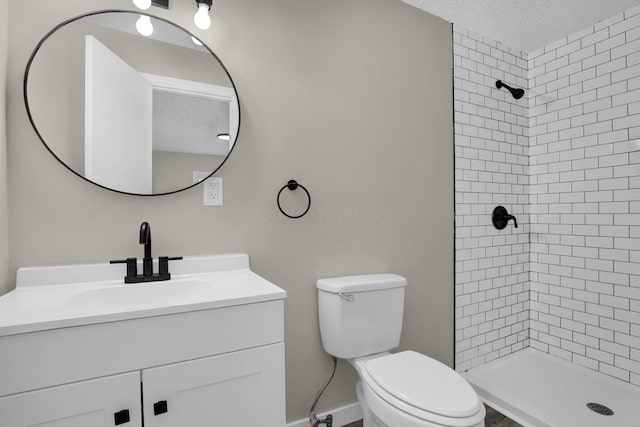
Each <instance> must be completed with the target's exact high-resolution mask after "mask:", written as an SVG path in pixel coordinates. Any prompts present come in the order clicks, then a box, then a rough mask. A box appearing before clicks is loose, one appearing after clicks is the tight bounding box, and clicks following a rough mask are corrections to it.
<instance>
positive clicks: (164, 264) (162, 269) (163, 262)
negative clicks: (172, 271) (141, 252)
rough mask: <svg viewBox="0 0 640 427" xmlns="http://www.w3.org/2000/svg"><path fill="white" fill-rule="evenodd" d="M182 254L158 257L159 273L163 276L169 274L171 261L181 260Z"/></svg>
mask: <svg viewBox="0 0 640 427" xmlns="http://www.w3.org/2000/svg"><path fill="white" fill-rule="evenodd" d="M181 259H182V257H181V256H174V257H168V256H161V257H158V274H159V275H161V276H164V275H169V261H179V260H181Z"/></svg>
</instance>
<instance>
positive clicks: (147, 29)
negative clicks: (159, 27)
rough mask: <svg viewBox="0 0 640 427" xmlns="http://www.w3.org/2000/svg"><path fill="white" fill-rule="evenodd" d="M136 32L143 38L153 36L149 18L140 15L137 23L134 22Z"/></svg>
mask: <svg viewBox="0 0 640 427" xmlns="http://www.w3.org/2000/svg"><path fill="white" fill-rule="evenodd" d="M136 30H138V32H139V33H140V34H141V35H143V36H145V37H149V36H150V35H151V34H153V24H152V23H151V17H150V16H147V15H140V18H139V19H138V22H136Z"/></svg>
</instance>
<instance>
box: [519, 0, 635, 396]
mask: <svg viewBox="0 0 640 427" xmlns="http://www.w3.org/2000/svg"><path fill="white" fill-rule="evenodd" d="M528 68H529V70H530V73H529V88H530V95H529V101H530V107H531V108H530V109H529V129H530V132H529V147H530V151H529V154H530V156H529V165H530V176H529V180H530V181H529V183H530V186H529V193H530V206H531V208H530V209H531V212H530V221H531V258H530V261H531V273H530V280H531V285H530V288H531V291H530V345H531V346H532V347H535V348H537V349H540V350H542V351H545V352H548V353H550V354H553V355H556V356H558V357H561V358H564V359H567V360H570V361H573V362H576V363H579V364H581V365H584V366H587V367H589V368H592V369H595V370H597V371H600V372H603V373H605V374H608V375H611V376H613V377H616V378H619V379H622V380H624V381H628V382H631V383H634V384H637V385H640V8H634V9H632V10H629V11H627V12H625V13H621V14H618V15H616V16H614V17H612V18H610V19H607V20H606V21H602V22H600V23H598V24H596V25H594V26H593V27H590V28H587V29H585V30H584V31H581V32H580V33H579V34H574V35H570V36H568V37H565V38H564V39H562V40H559V41H558V42H557V43H554V44H553V45H552V46H547V47H545V48H543V49H540V50H538V51H536V52H532V53H531V54H529V57H528Z"/></svg>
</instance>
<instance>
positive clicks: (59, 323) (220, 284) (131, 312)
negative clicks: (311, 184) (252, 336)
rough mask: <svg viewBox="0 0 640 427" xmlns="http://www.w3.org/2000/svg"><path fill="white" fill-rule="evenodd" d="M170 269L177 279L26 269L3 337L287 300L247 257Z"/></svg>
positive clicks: (4, 312)
mask: <svg viewBox="0 0 640 427" xmlns="http://www.w3.org/2000/svg"><path fill="white" fill-rule="evenodd" d="M169 269H170V271H171V274H172V278H171V280H168V281H161V282H148V283H136V284H125V283H123V282H124V280H123V277H124V267H123V266H122V265H109V264H91V265H72V266H62V267H32V268H21V269H19V270H18V275H17V286H16V289H15V290H13V291H12V292H9V293H8V294H6V295H3V296H2V297H0V336H5V335H14V334H19V333H25V332H34V331H40V330H46V329H55V328H61V327H69V326H79V325H85V324H92V323H97V322H109V321H119V320H126V319H134V318H142V317H151V316H158V315H164V314H175V313H182V312H188V311H196V310H205V309H211V308H220V307H229V306H235V305H242V304H251V303H257V302H264V301H271V300H277V299H284V298H285V297H286V292H285V291H284V290H283V289H281V288H279V287H277V286H276V285H274V284H273V283H271V282H269V281H267V280H265V279H263V278H262V277H260V276H258V275H257V274H255V273H254V272H253V271H251V270H250V269H249V257H248V256H247V255H245V254H232V255H212V256H203V257H185V259H183V260H181V261H173V262H172V263H171V264H170V266H169ZM138 271H141V268H139V269H138ZM154 271H157V265H156V266H154Z"/></svg>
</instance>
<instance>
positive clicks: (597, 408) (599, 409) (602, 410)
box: [587, 402, 613, 415]
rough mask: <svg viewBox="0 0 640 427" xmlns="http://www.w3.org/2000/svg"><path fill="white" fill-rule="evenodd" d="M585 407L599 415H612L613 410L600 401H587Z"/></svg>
mask: <svg viewBox="0 0 640 427" xmlns="http://www.w3.org/2000/svg"><path fill="white" fill-rule="evenodd" d="M587 408H589V409H591V410H592V411H593V412H595V413H597V414H600V415H613V411H612V410H611V409H609V408H607V407H606V406H604V405H602V404H600V403H593V402H591V403H587Z"/></svg>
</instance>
